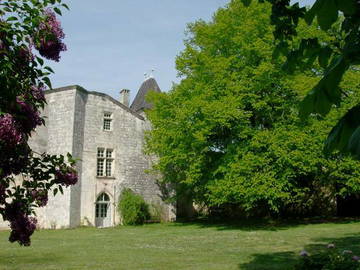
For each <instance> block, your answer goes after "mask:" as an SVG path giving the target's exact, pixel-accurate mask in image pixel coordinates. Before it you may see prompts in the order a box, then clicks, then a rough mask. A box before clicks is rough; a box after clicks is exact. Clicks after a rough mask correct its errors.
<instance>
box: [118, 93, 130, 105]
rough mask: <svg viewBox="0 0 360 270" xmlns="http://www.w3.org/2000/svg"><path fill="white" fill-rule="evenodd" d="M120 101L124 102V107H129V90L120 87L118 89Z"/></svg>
mask: <svg viewBox="0 0 360 270" xmlns="http://www.w3.org/2000/svg"><path fill="white" fill-rule="evenodd" d="M120 102H121V103H122V104H124V105H125V106H126V107H129V103H130V90H128V89H122V90H121V91H120Z"/></svg>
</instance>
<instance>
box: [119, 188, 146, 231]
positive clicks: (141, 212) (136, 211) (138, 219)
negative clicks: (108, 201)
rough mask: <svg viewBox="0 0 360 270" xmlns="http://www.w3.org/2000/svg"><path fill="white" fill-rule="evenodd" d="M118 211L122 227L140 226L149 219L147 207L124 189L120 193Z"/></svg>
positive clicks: (141, 200) (141, 199)
mask: <svg viewBox="0 0 360 270" xmlns="http://www.w3.org/2000/svg"><path fill="white" fill-rule="evenodd" d="M118 211H119V213H120V215H121V218H122V223H123V224H124V225H141V224H144V222H145V221H146V220H147V219H149V218H150V214H149V206H148V205H147V203H146V202H145V201H144V199H143V198H142V197H141V196H140V195H138V194H135V193H134V192H133V191H132V190H131V189H124V190H123V191H122V192H121V194H120V199H119V205H118Z"/></svg>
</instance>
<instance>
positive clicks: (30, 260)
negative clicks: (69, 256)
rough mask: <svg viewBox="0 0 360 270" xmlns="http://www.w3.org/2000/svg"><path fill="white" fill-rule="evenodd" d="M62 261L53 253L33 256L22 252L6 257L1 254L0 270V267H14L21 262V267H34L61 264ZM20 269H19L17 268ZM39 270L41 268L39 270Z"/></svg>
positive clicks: (8, 254) (61, 258) (7, 254)
mask: <svg viewBox="0 0 360 270" xmlns="http://www.w3.org/2000/svg"><path fill="white" fill-rule="evenodd" d="M63 260H64V258H63V257H60V256H58V255H56V254H54V253H53V252H46V253H45V252H44V253H41V254H39V253H37V254H36V255H34V254H24V253H23V252H20V251H19V252H16V253H15V252H14V253H11V254H10V253H9V252H7V253H6V256H4V255H3V254H1V255H0V269H2V266H11V265H13V266H16V265H18V264H19V262H21V264H22V265H34V266H36V265H37V266H39V265H42V266H45V265H48V264H54V265H56V264H61V263H62V261H63ZM19 267H20V266H19ZM17 269H21V268H17ZM40 269H41V268H40Z"/></svg>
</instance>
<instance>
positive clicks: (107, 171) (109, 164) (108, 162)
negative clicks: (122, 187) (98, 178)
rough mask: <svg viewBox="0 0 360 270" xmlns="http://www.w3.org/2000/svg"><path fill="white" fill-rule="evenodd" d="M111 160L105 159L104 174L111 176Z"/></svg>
mask: <svg viewBox="0 0 360 270" xmlns="http://www.w3.org/2000/svg"><path fill="white" fill-rule="evenodd" d="M111 167H112V160H109V159H107V160H106V176H111V175H112V170H111Z"/></svg>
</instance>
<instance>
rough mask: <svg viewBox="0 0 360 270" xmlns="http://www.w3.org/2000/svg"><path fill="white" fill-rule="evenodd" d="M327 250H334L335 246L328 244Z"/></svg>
mask: <svg viewBox="0 0 360 270" xmlns="http://www.w3.org/2000/svg"><path fill="white" fill-rule="evenodd" d="M327 248H335V245H334V244H328V245H327Z"/></svg>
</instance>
